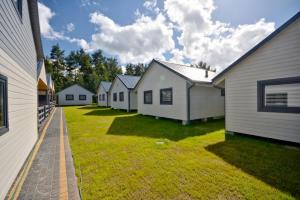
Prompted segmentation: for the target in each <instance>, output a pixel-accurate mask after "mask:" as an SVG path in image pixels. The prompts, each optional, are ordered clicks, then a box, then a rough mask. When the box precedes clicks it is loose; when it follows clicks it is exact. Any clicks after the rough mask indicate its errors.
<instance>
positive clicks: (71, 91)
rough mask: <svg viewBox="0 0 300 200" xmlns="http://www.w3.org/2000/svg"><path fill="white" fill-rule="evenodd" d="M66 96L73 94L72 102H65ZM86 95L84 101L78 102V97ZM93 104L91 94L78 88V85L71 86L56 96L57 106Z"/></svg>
mask: <svg viewBox="0 0 300 200" xmlns="http://www.w3.org/2000/svg"><path fill="white" fill-rule="evenodd" d="M67 94H73V95H74V100H73V101H67V100H66V95H67ZM81 94H82V95H86V100H85V101H83V100H79V95H81ZM92 102H93V94H92V93H91V92H89V91H88V90H86V89H84V88H82V87H80V86H78V85H73V86H71V87H69V88H66V89H65V90H63V91H61V92H60V93H59V94H58V104H59V105H62V106H67V105H88V104H92Z"/></svg>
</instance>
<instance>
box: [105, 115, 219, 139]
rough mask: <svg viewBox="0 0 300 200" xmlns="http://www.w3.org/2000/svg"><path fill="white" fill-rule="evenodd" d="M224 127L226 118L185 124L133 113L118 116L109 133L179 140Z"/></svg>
mask: <svg viewBox="0 0 300 200" xmlns="http://www.w3.org/2000/svg"><path fill="white" fill-rule="evenodd" d="M221 129H224V120H222V119H220V120H212V121H209V122H205V123H201V122H199V121H198V122H194V123H193V124H191V125H188V126H183V125H182V124H181V122H178V121H176V120H171V119H163V118H161V119H159V120H156V119H155V118H154V117H151V116H143V115H132V116H120V117H116V118H115V119H114V121H113V123H112V125H111V126H110V128H109V130H108V131H107V134H109V135H120V136H139V137H149V138H166V139H169V140H172V141H179V140H182V139H185V138H187V137H193V136H199V135H203V134H206V133H210V132H213V131H216V130H221Z"/></svg>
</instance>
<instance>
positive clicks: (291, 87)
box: [97, 12, 300, 143]
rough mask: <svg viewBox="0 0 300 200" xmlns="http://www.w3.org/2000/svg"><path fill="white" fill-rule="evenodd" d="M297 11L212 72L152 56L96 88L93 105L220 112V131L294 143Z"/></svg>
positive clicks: (299, 138) (299, 93)
mask: <svg viewBox="0 0 300 200" xmlns="http://www.w3.org/2000/svg"><path fill="white" fill-rule="evenodd" d="M299 17H300V13H299V12H298V13H297V14H296V15H295V16H293V17H292V18H291V19H290V20H288V21H287V22H286V23H285V24H283V25H282V26H281V27H279V28H278V29H277V30H276V31H274V32H273V33H272V34H270V35H269V36H268V37H267V38H265V39H264V40H263V41H261V42H260V43H259V44H257V45H256V46H255V47H253V48H252V49H251V50H250V51H248V52H247V53H246V54H244V55H243V56H242V57H241V58H239V59H238V60H236V61H235V62H234V63H233V64H232V65H230V66H229V67H227V68H226V70H224V71H223V72H221V73H219V74H218V75H217V76H215V75H214V73H213V72H208V71H205V70H202V69H197V68H192V67H190V66H186V65H180V64H175V63H169V62H165V61H160V60H155V59H154V60H153V61H152V62H151V63H150V65H149V67H148V68H147V70H146V72H145V74H144V75H143V76H142V77H133V76H126V75H118V76H117V77H116V78H115V80H114V81H113V82H112V83H111V84H110V83H108V82H102V83H101V84H100V86H99V88H98V91H97V95H98V99H99V101H98V104H99V106H110V107H112V108H116V109H125V110H127V111H130V110H134V109H137V111H138V113H140V114H143V115H152V116H156V117H165V118H171V119H177V120H182V121H183V123H184V124H186V123H188V122H189V121H190V120H195V119H206V118H208V117H220V116H224V115H225V121H226V130H227V131H230V132H237V133H243V134H248V135H256V136H261V137H266V138H272V139H279V140H284V141H289V142H296V143H300V19H299Z"/></svg>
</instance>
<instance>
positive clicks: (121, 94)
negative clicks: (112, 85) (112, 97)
mask: <svg viewBox="0 0 300 200" xmlns="http://www.w3.org/2000/svg"><path fill="white" fill-rule="evenodd" d="M119 101H124V92H120V93H119Z"/></svg>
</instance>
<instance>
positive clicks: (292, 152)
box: [206, 134, 300, 199]
mask: <svg viewBox="0 0 300 200" xmlns="http://www.w3.org/2000/svg"><path fill="white" fill-rule="evenodd" d="M206 149H207V150H208V151H210V152H212V153H214V154H215V155H217V156H219V157H221V158H222V159H223V160H225V161H226V162H227V163H230V164H231V165H234V166H236V167H237V168H240V169H241V170H243V171H244V172H246V173H248V174H250V175H252V176H254V177H256V178H258V179H260V180H261V181H263V182H265V183H267V184H269V185H271V186H273V187H275V188H277V189H279V190H281V191H285V192H288V193H290V194H291V195H293V196H294V197H296V198H297V199H300V150H299V149H293V148H287V147H285V146H284V145H280V144H276V143H274V142H271V141H266V140H264V139H258V138H253V137H250V136H245V135H234V136H231V135H228V134H227V135H226V140H225V141H224V142H220V143H217V144H214V145H210V146H207V147H206Z"/></svg>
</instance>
